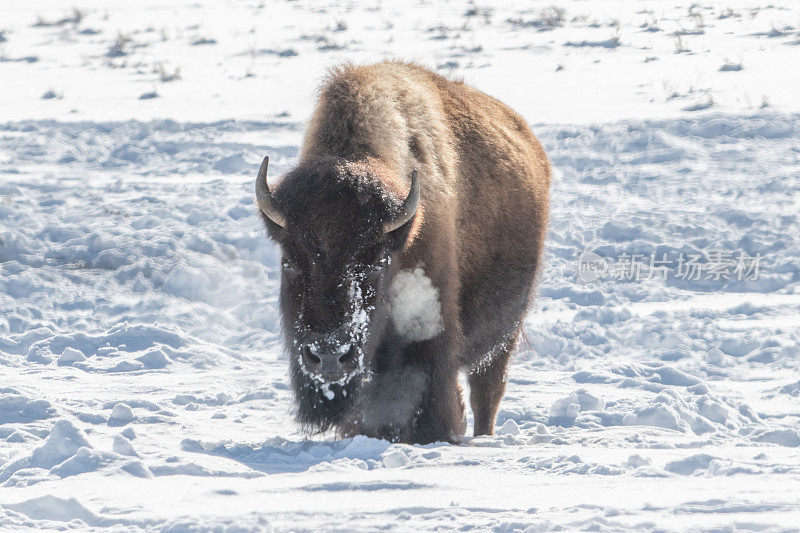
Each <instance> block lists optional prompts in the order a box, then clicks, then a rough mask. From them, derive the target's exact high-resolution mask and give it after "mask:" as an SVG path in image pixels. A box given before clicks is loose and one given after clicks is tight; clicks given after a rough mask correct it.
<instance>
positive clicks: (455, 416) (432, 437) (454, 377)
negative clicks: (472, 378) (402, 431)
mask: <svg viewBox="0 0 800 533" xmlns="http://www.w3.org/2000/svg"><path fill="white" fill-rule="evenodd" d="M442 337H445V335H444V334H443V335H441V336H440V338H437V339H432V340H429V341H424V342H417V343H414V344H413V345H411V346H409V347H408V349H407V358H406V364H408V365H410V366H413V367H415V368H418V369H420V370H421V371H422V372H423V373H424V374H425V375H426V376H427V383H426V387H425V390H424V391H423V392H422V395H421V397H420V403H419V407H418V409H417V411H416V413H415V416H414V419H413V420H412V421H411V427H410V435H409V440H411V441H412V442H417V443H429V442H437V441H446V442H455V441H456V440H457V439H458V437H460V436H461V435H463V434H464V431H465V430H466V419H465V414H464V402H463V400H462V398H461V388H460V386H459V384H458V364H457V363H456V361H455V358H454V353H453V350H452V349H451V347H450V346H449V342H447V339H446V338H442Z"/></svg>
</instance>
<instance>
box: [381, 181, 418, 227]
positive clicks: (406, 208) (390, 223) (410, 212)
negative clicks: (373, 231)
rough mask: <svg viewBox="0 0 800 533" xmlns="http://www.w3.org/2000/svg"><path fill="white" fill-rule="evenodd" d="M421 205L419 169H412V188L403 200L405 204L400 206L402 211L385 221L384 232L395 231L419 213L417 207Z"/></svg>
mask: <svg viewBox="0 0 800 533" xmlns="http://www.w3.org/2000/svg"><path fill="white" fill-rule="evenodd" d="M418 206H419V182H418V180H417V169H414V170H412V171H411V190H409V191H408V196H406V199H405V200H403V205H402V206H401V207H400V212H399V213H398V214H397V216H396V217H394V218H393V219H392V220H387V221H385V222H384V223H383V231H384V233H389V232H390V231H394V230H396V229H397V228H399V227H400V226H402V225H403V224H405V223H406V222H408V221H409V220H411V219H412V218H414V215H415V214H417V207H418Z"/></svg>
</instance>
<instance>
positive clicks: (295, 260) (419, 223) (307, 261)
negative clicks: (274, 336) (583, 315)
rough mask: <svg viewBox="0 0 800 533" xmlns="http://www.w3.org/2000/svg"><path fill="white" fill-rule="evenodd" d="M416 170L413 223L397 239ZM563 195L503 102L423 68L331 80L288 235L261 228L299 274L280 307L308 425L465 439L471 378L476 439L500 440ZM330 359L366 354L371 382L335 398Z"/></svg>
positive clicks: (361, 378) (293, 186)
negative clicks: (554, 208) (510, 372)
mask: <svg viewBox="0 0 800 533" xmlns="http://www.w3.org/2000/svg"><path fill="white" fill-rule="evenodd" d="M413 169H417V170H418V182H419V202H418V207H417V209H416V211H413V212H412V213H416V214H415V216H413V218H411V220H410V221H409V222H408V223H405V224H404V225H402V226H401V227H400V228H399V229H397V230H391V231H389V232H388V233H386V232H384V231H383V230H382V229H381V228H384V229H385V228H394V227H396V226H391V225H388V226H387V225H386V224H385V221H386V219H391V218H392V217H393V216H397V215H396V214H397V213H398V212H400V210H399V209H400V208H399V206H400V204H401V203H403V202H404V198H405V197H406V196H407V195H409V196H410V195H411V193H410V192H409V190H410V187H409V183H410V180H409V176H410V175H411V171H412V170H413ZM549 183H550V167H549V163H548V161H547V158H546V156H545V154H544V151H543V150H542V148H541V146H540V145H539V143H538V142H537V140H536V138H535V137H534V136H533V133H532V132H531V131H530V128H529V127H528V125H527V123H526V122H525V121H524V120H523V119H522V118H521V117H520V116H519V115H517V114H516V113H515V112H514V111H512V110H511V109H509V108H508V107H507V106H505V105H504V104H502V103H501V102H499V101H497V100H495V99H494V98H491V97H489V96H487V95H485V94H484V93H481V92H480V91H477V90H475V89H473V88H471V87H469V86H468V85H466V84H464V83H463V82H460V81H452V80H448V79H446V78H444V77H442V76H439V75H438V74H435V73H433V72H431V71H429V70H427V69H425V68H423V67H421V66H419V65H415V64H411V63H404V62H398V61H387V62H382V63H378V64H374V65H352V64H348V65H344V66H340V67H337V68H335V69H333V70H332V71H331V72H330V73H329V74H328V75H327V77H326V78H325V80H324V82H323V84H322V87H321V89H320V91H319V102H318V105H317V107H316V110H315V112H314V114H313V117H312V119H311V122H310V124H309V127H308V131H307V132H306V135H305V140H304V145H303V148H302V151H301V154H300V159H299V162H298V166H297V167H296V168H295V169H294V170H292V171H291V172H289V173H288V174H287V175H286V177H285V178H284V179H283V180H282V181H281V183H280V185H279V186H278V187H277V188H276V190H275V193H274V204H272V205H273V206H274V208H276V209H279V210H280V211H279V213H280V214H281V216H280V217H278V220H284V218H285V227H282V226H283V224H276V223H275V222H274V221H271V220H270V219H269V217H268V216H266V215H265V216H264V220H265V223H266V224H267V227H268V229H269V232H270V235H271V237H272V238H274V239H275V240H276V241H277V242H278V243H280V244H281V247H282V251H283V253H284V257H285V258H286V261H288V263H287V265H289V266H287V267H285V271H284V278H283V282H282V286H281V311H282V317H283V321H284V330H285V334H286V346H287V349H288V351H289V352H290V355H291V358H290V359H291V361H292V380H293V384H294V388H295V393H296V400H297V403H298V411H299V418H300V420H301V421H303V422H304V423H306V424H307V425H308V426H310V427H317V428H321V429H324V428H327V427H329V426H331V425H332V426H335V427H337V428H338V430H339V432H340V434H343V435H348V434H354V433H363V434H367V435H372V436H377V437H385V438H391V439H394V440H403V441H409V442H430V441H433V440H453V439H455V438H456V437H457V435H459V434H461V433H463V431H464V406H463V404H462V401H461V392H460V390H459V386H458V380H457V375H458V372H459V371H461V370H464V371H466V372H467V373H468V381H469V385H470V403H471V405H472V409H473V412H474V415H475V433H476V434H483V433H491V432H492V431H493V427H494V418H495V414H496V411H497V407H498V404H499V401H500V398H501V397H502V395H503V392H504V389H505V381H504V375H505V369H506V365H507V362H508V358H509V354H510V353H511V351H512V350H513V349H514V346H515V344H516V341H517V337H518V335H519V331H520V326H521V321H522V319H523V318H524V314H525V312H526V309H527V307H528V304H529V302H530V297H531V292H532V289H533V286H534V280H535V276H536V273H537V270H538V267H539V261H540V257H541V252H542V245H543V240H544V232H545V227H546V225H547V213H548V189H549ZM269 208H270V209H271V208H273V207H269ZM406 209H407V208H406ZM268 210H269V209H268ZM283 215H285V217H284V216H283ZM405 220H406V219H403V221H405ZM382 224H383V226H382ZM387 231H388V230H387ZM286 269H289V270H286ZM354 313H361V314H360V315H359V316H361V317H362V319H361V320H360V321H359V322H358V324H359V325H358V327H356V326H353V324H354V322H353V319H352V316H355V315H354ZM353 339H356V340H353ZM334 341H335V342H334ZM336 342H338V343H339V344H338V346H345V347H350V346H351V345H352V346H355V347H356V348H350V351H347V352H346V353H345V350H344V349H342V348H337V347H336V346H337V345H336ZM309 346H311V347H312V348H313V349H314V352H313V353H309V351H308V350H309V348H308V347H309ZM326 350H328V351H327V352H326ZM337 350H338V351H337ZM323 352H324V353H323ZM331 353H334V354H336V357H339V354H340V353H345V355H344V356H342V357H343V359H342V360H345V359H346V360H348V361H353V360H354V359H352V358H354V357H356V356H358V357H359V358H360V359H358V361H359V362H360V364H361V365H362V366H361V367H360V371H359V372H358V373H357V376H356V375H355V374H353V375H352V376H355V377H348V378H347V380H346V383H345V382H342V383H341V384H335V383H334V384H331V383H327V382H326V381H325V378H323V377H320V376H322V374H320V375H315V374H314V373H313V372H310V373H309V372H308V365H310V366H315V365H316V366H319V367H320V368H322V367H323V366H325V365H328V366H330V365H333V368H335V367H336V364H338V363H336V361H334V360H333V359H330V357H331V356H330V354H331ZM304 358H305V359H304ZM348 358H349V359H348ZM322 359H325V361H328V360H329V359H330V361H331V362H330V364H328V363H326V362H324V361H323V362H320V361H322ZM303 361H305V362H306V363H307V365H306V366H304V363H303ZM341 364H343V365H344V364H345V363H341ZM348 364H350V365H351V366H348V367H347V368H352V363H348ZM326 375H332V374H330V373H328V374H326ZM315 376H316V377H315ZM331 379H332V378H331ZM319 391H321V392H319ZM345 394H346V396H344V395H345ZM340 395H341V396H342V397H341V398H340V397H339V396H340Z"/></svg>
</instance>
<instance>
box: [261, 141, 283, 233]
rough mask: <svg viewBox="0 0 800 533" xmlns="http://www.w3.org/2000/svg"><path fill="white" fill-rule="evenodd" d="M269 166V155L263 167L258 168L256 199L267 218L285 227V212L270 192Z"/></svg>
mask: <svg viewBox="0 0 800 533" xmlns="http://www.w3.org/2000/svg"><path fill="white" fill-rule="evenodd" d="M267 167H269V156H266V157H265V158H264V161H263V162H262V163H261V168H260V169H258V177H257V178H256V201H257V202H258V207H259V208H260V209H261V211H262V212H263V213H264V214H265V215H267V218H269V219H270V220H271V221H273V222H274V223H275V224H277V225H279V226H280V227H284V226H286V217H284V216H283V213H281V212H280V211H279V210H278V208H277V207H276V206H275V202H273V201H272V193H271V192H269V185H267Z"/></svg>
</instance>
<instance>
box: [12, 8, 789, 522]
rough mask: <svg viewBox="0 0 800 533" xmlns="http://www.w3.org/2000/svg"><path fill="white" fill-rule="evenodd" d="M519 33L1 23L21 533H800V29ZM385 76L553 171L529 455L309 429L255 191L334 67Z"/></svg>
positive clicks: (570, 17) (623, 27)
mask: <svg viewBox="0 0 800 533" xmlns="http://www.w3.org/2000/svg"><path fill="white" fill-rule="evenodd" d="M497 4H498V5H496V6H492V5H490V4H488V3H470V2H442V1H436V2H422V3H414V4H406V3H404V2H399V1H398V2H389V1H375V2H366V3H355V2H309V1H305V0H302V1H300V0H299V1H293V2H284V1H280V2H257V1H256V2H209V1H203V0H201V1H199V2H169V3H168V2H156V1H153V0H148V1H145V2H133V1H130V0H128V1H126V2H105V1H100V0H80V1H77V0H76V2H75V3H74V4H73V3H71V2H67V3H63V2H45V1H40V0H34V1H26V2H5V3H4V4H3V5H2V6H0V529H2V530H13V529H23V530H25V529H27V530H42V529H56V530H67V529H76V530H85V529H87V528H93V529H97V530H100V529H106V528H108V529H113V530H124V531H138V530H153V531H161V530H165V531H204V530H218V531H227V530H230V531H262V530H269V529H274V530H277V531H319V530H340V531H352V530H357V531H362V530H375V529H389V530H397V531H418V530H421V529H425V530H428V529H440V530H451V529H457V530H477V531H497V532H512V531H551V530H560V531H564V530H567V531H569V530H591V531H629V530H637V531H687V530H694V531H709V530H710V531H798V517H799V516H800V381H798V380H800V373H799V372H798V371H800V328H799V327H798V326H800V218H799V215H798V214H799V213H800V92H799V91H798V90H797V87H798V81H800V77H798V76H800V75H799V74H798V69H799V67H800V28H798V26H800V6H798V4H797V2H796V1H795V0H783V1H781V0H776V1H774V2H771V3H770V5H769V7H763V5H762V6H759V4H763V3H759V2H756V1H755V0H752V1H745V2H742V1H737V0H731V1H728V2H701V3H698V4H694V5H690V4H689V3H684V5H681V6H678V7H676V6H674V5H673V3H671V2H667V1H666V0H659V1H647V2H622V1H618V2H612V1H608V2H598V1H593V2H587V1H573V2H564V3H560V4H559V5H561V6H562V9H553V8H552V7H551V6H550V4H549V3H547V2H545V3H541V2H516V3H515V2H503V3H497ZM384 57H400V58H405V59H413V60H417V61H420V62H422V63H424V64H426V65H428V66H430V67H433V68H438V69H439V70H440V71H441V72H444V73H450V74H452V75H455V76H461V77H463V78H464V79H465V80H467V81H468V82H470V83H472V84H474V85H475V86H477V87H478V88H481V89H483V90H485V91H487V92H489V93H490V94H492V95H494V96H496V97H498V98H500V99H502V100H504V101H505V102H507V103H508V104H509V105H511V106H512V107H514V108H515V109H517V110H518V111H520V112H521V113H522V114H523V116H524V117H525V118H526V119H527V120H528V121H529V122H530V123H531V124H532V125H533V128H534V132H535V133H536V134H537V136H538V137H539V138H540V140H541V141H542V143H543V144H544V146H545V148H546V150H547V151H548V154H549V156H550V158H551V160H552V163H553V166H554V169H555V179H554V182H553V187H552V213H551V227H550V231H549V233H548V241H547V247H548V248H547V257H546V259H547V264H546V267H545V269H544V271H543V275H542V278H541V282H540V287H539V297H538V299H537V302H536V304H535V306H534V307H533V309H532V310H531V311H530V313H529V315H528V318H527V321H526V328H525V332H526V337H527V339H526V340H524V341H523V342H522V343H521V345H520V349H519V350H518V352H517V353H516V355H515V359H514V362H513V363H512V365H511V367H510V373H509V382H508V392H507V395H506V397H505V399H504V400H503V402H502V404H501V408H500V413H499V416H498V421H497V424H498V427H497V433H498V435H496V436H494V437H482V438H475V439H470V438H467V439H465V442H464V444H463V445H460V446H451V445H444V444H433V445H428V446H408V445H398V444H391V443H388V442H385V441H379V440H374V439H367V438H363V437H359V438H355V439H348V440H343V441H342V440H335V439H334V437H333V436H332V435H312V436H307V435H303V434H301V433H300V432H299V430H298V428H297V426H296V425H295V424H294V422H293V418H292V412H291V408H292V400H291V391H290V390H289V387H288V380H287V366H288V363H287V361H286V358H285V356H284V355H283V354H282V347H281V343H280V340H279V318H278V316H277V312H276V308H277V303H276V298H277V291H278V283H279V281H278V280H279V251H278V250H276V248H274V247H273V246H272V245H271V244H270V243H269V242H268V241H267V239H266V237H265V235H264V231H263V229H262V226H261V222H260V221H259V220H258V218H257V216H256V209H255V207H254V206H253V180H254V177H255V173H256V170H257V165H258V163H259V162H260V160H261V157H263V155H265V154H269V155H270V157H271V161H272V165H271V169H270V170H271V174H273V175H274V176H277V175H278V174H279V173H281V172H284V171H286V170H288V169H289V168H290V167H291V166H292V165H293V163H294V162H295V161H296V157H297V154H298V150H299V141H300V138H301V135H302V132H303V128H304V121H305V120H306V119H307V117H308V114H309V112H310V110H311V107H312V105H313V96H314V90H315V86H316V84H317V83H318V80H319V78H320V76H321V74H322V73H323V72H324V69H325V68H326V67H327V66H329V65H332V64H335V63H337V62H341V61H344V60H348V59H349V60H353V61H359V62H360V61H369V60H377V59H381V58H384ZM579 257H581V258H582V259H583V260H584V262H583V263H580V262H579ZM654 258H655V259H656V260H659V261H661V262H660V263H658V264H659V265H660V267H661V270H651V269H650V268H649V266H650V261H651V260H652V259H654ZM579 263H580V264H583V265H587V264H589V265H593V266H599V267H600V268H601V269H602V268H606V269H605V270H600V271H580V273H581V275H580V276H579V268H578V267H579ZM593 273H597V274H598V275H599V279H596V280H592V281H586V280H587V279H589V278H592V277H596V276H594V275H591V274H593ZM662 273H663V274H664V275H662ZM581 278H583V279H581Z"/></svg>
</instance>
